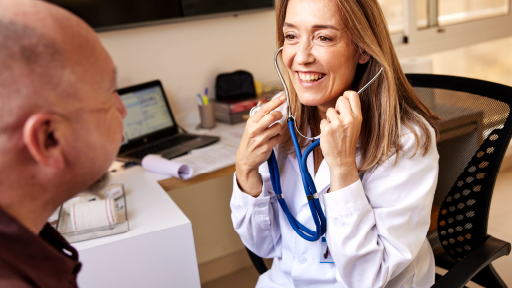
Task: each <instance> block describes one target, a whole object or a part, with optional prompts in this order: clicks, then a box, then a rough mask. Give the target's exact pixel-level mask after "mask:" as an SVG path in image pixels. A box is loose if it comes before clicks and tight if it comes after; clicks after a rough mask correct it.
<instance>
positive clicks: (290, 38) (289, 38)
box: [284, 35, 295, 40]
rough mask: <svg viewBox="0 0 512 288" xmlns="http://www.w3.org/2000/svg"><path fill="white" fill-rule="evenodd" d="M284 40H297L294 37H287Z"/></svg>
mask: <svg viewBox="0 0 512 288" xmlns="http://www.w3.org/2000/svg"><path fill="white" fill-rule="evenodd" d="M284 38H285V39H286V40H295V36H294V35H286V36H284Z"/></svg>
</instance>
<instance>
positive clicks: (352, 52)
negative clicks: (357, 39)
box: [282, 0, 366, 108]
mask: <svg viewBox="0 0 512 288" xmlns="http://www.w3.org/2000/svg"><path fill="white" fill-rule="evenodd" d="M337 9H338V8H337V7H336V3H335V1H333V0H290V2H289V3H288V7H287V11H286V19H285V22H284V25H283V33H284V48H283V52H282V53H283V55H282V56H283V61H284V64H285V65H286V67H287V69H288V73H289V74H290V78H291V81H292V84H293V86H294V88H295V91H297V95H298V97H299V100H300V102H301V103H302V104H304V105H307V106H320V107H322V106H325V108H328V107H334V105H335V103H336V100H337V99H338V97H339V96H341V95H343V92H345V91H346V90H350V89H351V85H352V80H353V79H354V75H355V71H356V67H357V64H358V63H359V62H361V63H364V62H366V61H365V60H364V59H363V57H362V56H361V53H359V52H358V51H357V49H356V47H355V45H354V44H353V42H352V40H351V39H350V36H349V34H348V33H347V32H346V31H345V28H344V25H343V21H342V19H341V17H340V16H339V14H338V13H337V11H338V10H337Z"/></svg>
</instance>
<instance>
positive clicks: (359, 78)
mask: <svg viewBox="0 0 512 288" xmlns="http://www.w3.org/2000/svg"><path fill="white" fill-rule="evenodd" d="M332 1H335V3H336V5H337V6H338V7H339V9H338V11H339V15H340V17H341V18H342V19H343V23H344V26H345V31H346V32H347V33H348V34H349V35H350V38H351V39H352V41H353V43H354V45H355V46H356V49H358V51H360V52H361V53H366V54H368V55H370V60H369V61H368V62H367V63H365V64H358V66H357V68H356V74H355V77H354V81H353V82H352V89H353V90H355V91H358V90H359V89H361V88H362V87H363V86H364V85H365V84H366V83H368V82H369V81H370V80H371V79H372V78H373V77H374V76H375V75H376V74H377V72H378V71H379V69H380V68H381V67H382V74H381V75H380V76H379V77H378V78H377V79H376V80H375V82H373V83H372V84H371V85H370V86H369V87H368V88H367V89H366V90H365V91H364V92H362V93H361V95H359V96H360V99H361V111H362V116H363V122H362V124H361V134H360V136H359V141H360V145H361V160H360V162H359V167H358V169H359V171H360V172H364V171H366V170H368V169H369V168H370V167H372V166H374V165H376V164H379V163H381V162H382V161H384V160H386V159H388V158H389V155H390V152H396V155H397V157H396V159H397V160H398V156H399V153H400V150H401V149H402V147H400V133H401V131H400V127H401V125H403V126H404V127H406V128H407V129H409V130H410V131H411V132H412V133H413V134H414V137H415V138H416V149H415V152H414V154H416V153H417V152H418V151H419V150H421V153H422V155H426V154H427V152H428V151H429V149H430V146H431V143H432V142H431V140H432V139H431V137H432V136H431V134H430V132H429V128H428V124H430V125H431V126H432V127H433V128H434V130H435V131H436V136H437V135H438V133H439V132H438V129H437V121H438V120H439V118H438V117H437V116H436V115H435V114H434V113H433V112H432V111H430V109H429V108H427V106H425V104H423V102H422V101H421V100H420V99H419V98H418V96H417V95H416V93H415V92H414V89H413V88H412V87H411V85H410V84H409V82H408V81H407V78H406V77H405V75H404V73H403V71H402V68H401V67H400V63H399V62H398V58H397V56H396V54H395V50H394V49H393V44H392V42H391V38H390V36H389V31H388V27H387V23H386V20H385V19H384V14H383V13H382V10H381V8H380V6H379V4H378V2H377V0H332ZM276 2H277V3H276V20H277V44H278V47H281V46H283V44H284V34H283V24H284V21H285V18H286V9H287V7H288V3H289V0H278V1H276ZM284 77H285V79H286V82H287V83H291V81H290V77H289V75H288V73H287V71H284ZM288 88H289V92H290V103H291V104H290V105H291V107H292V111H293V113H294V116H295V118H296V120H297V127H298V129H299V130H300V131H301V133H303V134H304V135H306V133H307V128H308V123H319V121H320V120H319V119H320V118H319V115H318V112H317V109H316V107H311V106H305V105H302V103H300V101H299V100H298V97H297V93H296V91H295V89H294V88H293V85H288ZM422 117H423V118H425V120H426V121H427V122H428V124H426V123H425V122H424V121H423V120H422ZM415 127H416V128H417V129H418V130H419V133H417V132H416V130H415ZM283 131H284V132H283V137H282V140H281V144H280V147H281V148H282V149H283V150H284V151H288V152H289V153H291V152H290V151H291V150H292V149H291V148H292V147H293V145H292V141H291V137H290V132H289V131H288V129H284V130H283ZM418 134H420V135H421V137H420V135H418ZM313 136H316V135H313ZM299 138H300V140H299V141H300V142H299V143H300V145H301V146H304V145H306V139H304V138H302V137H300V136H299ZM411 157H412V156H411Z"/></svg>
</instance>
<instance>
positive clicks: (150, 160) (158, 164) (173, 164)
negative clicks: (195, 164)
mask: <svg viewBox="0 0 512 288" xmlns="http://www.w3.org/2000/svg"><path fill="white" fill-rule="evenodd" d="M142 167H144V169H146V170H148V171H150V172H155V173H160V174H167V175H169V176H171V177H177V178H181V179H185V180H186V179H188V178H190V177H192V170H193V169H192V168H191V167H189V166H188V165H186V164H183V163H180V162H178V161H175V160H174V159H173V160H167V159H165V158H162V157H160V156H158V155H153V154H149V155H146V156H145V157H144V158H143V159H142Z"/></svg>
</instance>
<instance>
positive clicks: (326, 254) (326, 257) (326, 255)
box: [320, 237, 334, 263]
mask: <svg viewBox="0 0 512 288" xmlns="http://www.w3.org/2000/svg"><path fill="white" fill-rule="evenodd" d="M320 263H334V260H333V259H332V255H331V251H330V250H329V247H328V246H327V240H326V239H325V237H322V241H321V242H320Z"/></svg>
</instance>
